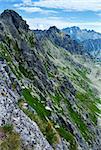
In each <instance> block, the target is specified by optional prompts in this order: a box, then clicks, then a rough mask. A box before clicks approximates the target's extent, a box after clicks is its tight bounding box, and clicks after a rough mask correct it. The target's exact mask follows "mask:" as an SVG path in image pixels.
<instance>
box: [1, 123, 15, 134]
mask: <svg viewBox="0 0 101 150" xmlns="http://www.w3.org/2000/svg"><path fill="white" fill-rule="evenodd" d="M2 128H3V130H4V132H6V133H11V132H12V131H13V125H11V124H6V125H4V126H3V127H2Z"/></svg>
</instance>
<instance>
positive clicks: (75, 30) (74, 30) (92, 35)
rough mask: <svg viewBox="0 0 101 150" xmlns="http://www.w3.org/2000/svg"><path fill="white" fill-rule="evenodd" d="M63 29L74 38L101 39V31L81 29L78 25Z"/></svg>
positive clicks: (80, 39)
mask: <svg viewBox="0 0 101 150" xmlns="http://www.w3.org/2000/svg"><path fill="white" fill-rule="evenodd" d="M62 31H63V32H65V33H67V34H69V35H70V36H71V37H72V38H73V39H75V40H77V41H81V42H82V41H85V40H89V39H92V40H96V39H101V34H100V33H98V32H95V31H94V30H86V29H84V30H81V29H80V28H79V27H76V26H74V27H68V28H64V29H63V30H62Z"/></svg>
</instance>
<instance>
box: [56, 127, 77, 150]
mask: <svg viewBox="0 0 101 150" xmlns="http://www.w3.org/2000/svg"><path fill="white" fill-rule="evenodd" d="M57 131H58V132H59V134H60V136H61V137H63V138H64V139H66V141H68V142H69V143H70V150H77V144H76V141H75V138H74V136H73V135H72V134H71V133H70V132H69V131H67V130H65V129H64V128H63V127H60V128H59V129H57Z"/></svg>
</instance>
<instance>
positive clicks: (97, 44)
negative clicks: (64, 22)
mask: <svg viewBox="0 0 101 150" xmlns="http://www.w3.org/2000/svg"><path fill="white" fill-rule="evenodd" d="M62 31H63V32H64V33H66V34H69V35H70V36H71V37H72V38H73V39H74V40H76V41H78V42H79V43H80V44H81V45H83V47H84V49H85V51H87V52H89V53H90V54H91V56H93V57H95V59H96V60H97V61H101V34H100V33H97V32H95V31H93V30H86V29H85V30H81V29H80V28H79V27H70V28H66V29H63V30H62Z"/></svg>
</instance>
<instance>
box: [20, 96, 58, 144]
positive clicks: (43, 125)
mask: <svg viewBox="0 0 101 150" xmlns="http://www.w3.org/2000/svg"><path fill="white" fill-rule="evenodd" d="M24 102H25V101H24V100H22V99H21V100H19V103H18V105H19V107H20V109H22V110H23V112H24V113H25V114H26V115H27V116H28V117H29V118H30V119H31V120H33V121H35V122H36V123H37V125H38V126H39V128H40V130H41V132H42V133H43V134H44V136H46V139H47V140H48V142H49V143H50V144H52V145H54V144H57V143H58V142H59V135H58V133H57V132H56V130H55V128H54V125H53V124H52V123H51V121H49V120H48V121H47V120H45V119H43V118H42V117H41V116H40V115H38V114H34V113H33V112H31V111H30V110H29V109H25V108H23V103H24Z"/></svg>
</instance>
